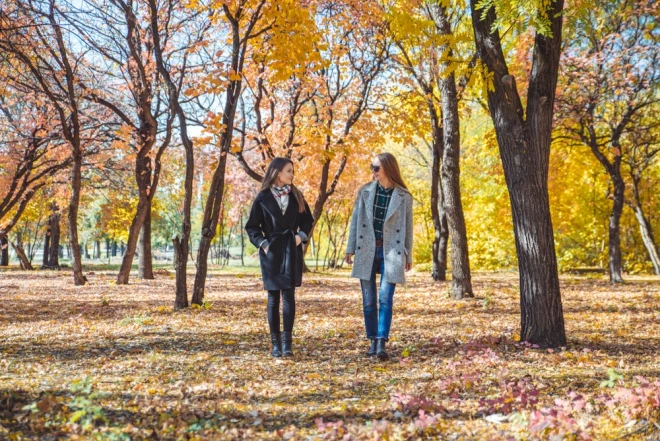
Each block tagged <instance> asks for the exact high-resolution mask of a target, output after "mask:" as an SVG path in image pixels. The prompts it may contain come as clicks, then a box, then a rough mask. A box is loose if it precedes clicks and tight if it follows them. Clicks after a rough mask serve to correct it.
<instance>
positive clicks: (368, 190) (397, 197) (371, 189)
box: [275, 181, 405, 222]
mask: <svg viewBox="0 0 660 441" xmlns="http://www.w3.org/2000/svg"><path fill="white" fill-rule="evenodd" d="M377 186H378V181H373V182H370V183H368V184H367V185H365V186H364V187H362V197H363V198H364V204H365V207H366V208H367V217H368V218H369V220H371V221H373V219H374V203H375V201H376V187H377ZM404 195H405V191H403V190H402V189H400V188H399V187H395V188H394V191H393V192H392V199H390V205H389V206H388V207H387V213H386V214H385V222H387V220H388V219H389V218H390V217H392V215H393V214H394V212H395V211H396V210H397V209H398V208H399V205H401V202H402V201H403V199H404V197H405V196H404ZM275 203H276V204H277V202H275Z"/></svg>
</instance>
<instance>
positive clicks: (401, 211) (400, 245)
mask: <svg viewBox="0 0 660 441" xmlns="http://www.w3.org/2000/svg"><path fill="white" fill-rule="evenodd" d="M376 185H377V182H376V181H373V182H370V183H368V184H366V185H364V186H362V188H360V190H358V193H357V196H356V198H355V206H354V207H353V216H352V217H351V229H350V231H349V234H348V245H347V246H346V254H354V255H355V256H354V262H353V271H352V272H351V277H355V278H357V279H362V280H369V279H370V278H371V270H372V268H373V263H374V256H375V255H376V236H375V233H374V217H373V216H374V200H375V198H376ZM412 203H413V199H412V196H411V194H410V193H408V192H407V191H406V190H405V189H403V188H399V187H397V188H395V189H394V193H393V194H392V198H391V199H390V205H389V206H388V208H387V213H386V214H385V222H384V224H383V256H384V258H385V273H384V274H383V275H382V276H381V277H385V280H386V281H387V282H389V283H406V263H412V240H413V218H412Z"/></svg>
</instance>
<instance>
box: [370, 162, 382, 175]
mask: <svg viewBox="0 0 660 441" xmlns="http://www.w3.org/2000/svg"><path fill="white" fill-rule="evenodd" d="M369 168H370V169H371V171H372V172H374V173H378V171H379V170H380V165H373V164H371V165H370V166H369Z"/></svg>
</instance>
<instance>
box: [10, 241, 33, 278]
mask: <svg viewBox="0 0 660 441" xmlns="http://www.w3.org/2000/svg"><path fill="white" fill-rule="evenodd" d="M11 246H12V247H14V251H16V256H17V257H18V260H19V262H20V263H21V269H23V270H28V271H32V270H33V269H34V268H32V264H31V263H30V259H28V257H27V256H26V255H25V251H23V248H22V247H21V246H20V245H16V244H14V243H13V242H12V244H11Z"/></svg>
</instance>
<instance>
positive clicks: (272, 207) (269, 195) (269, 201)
mask: <svg viewBox="0 0 660 441" xmlns="http://www.w3.org/2000/svg"><path fill="white" fill-rule="evenodd" d="M264 192H265V193H266V194H264V196H263V198H262V200H261V205H263V206H264V208H265V209H266V210H267V211H268V212H269V213H270V215H271V216H272V217H273V218H274V219H275V220H276V221H277V223H279V224H280V226H281V227H282V229H283V230H286V229H287V222H286V219H284V215H283V214H282V210H281V209H280V206H279V204H278V203H277V201H276V200H275V196H273V192H272V191H270V189H267V190H264ZM290 205H291V201H290V200H289V206H290Z"/></svg>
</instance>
